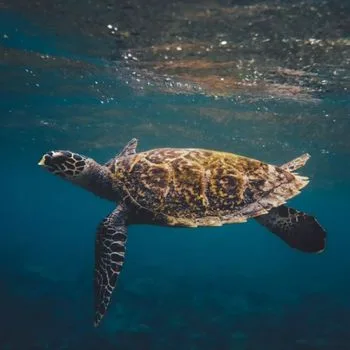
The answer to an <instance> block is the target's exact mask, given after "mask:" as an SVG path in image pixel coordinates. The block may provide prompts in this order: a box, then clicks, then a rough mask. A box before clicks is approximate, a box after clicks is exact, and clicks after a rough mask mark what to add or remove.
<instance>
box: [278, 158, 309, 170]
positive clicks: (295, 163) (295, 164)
mask: <svg viewBox="0 0 350 350" xmlns="http://www.w3.org/2000/svg"><path fill="white" fill-rule="evenodd" d="M310 157H311V156H310V154H308V153H304V154H303V155H301V156H300V157H298V158H295V159H293V160H291V161H290V162H288V163H285V164H283V165H281V166H280V168H281V169H283V170H286V171H290V172H293V171H295V170H297V169H299V168H301V167H303V166H304V165H305V164H306V162H307V161H308V160H309V159H310Z"/></svg>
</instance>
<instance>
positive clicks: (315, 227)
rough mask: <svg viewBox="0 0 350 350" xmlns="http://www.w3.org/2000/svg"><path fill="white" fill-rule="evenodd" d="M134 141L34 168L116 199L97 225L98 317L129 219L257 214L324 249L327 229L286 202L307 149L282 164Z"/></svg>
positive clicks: (185, 220)
mask: <svg viewBox="0 0 350 350" xmlns="http://www.w3.org/2000/svg"><path fill="white" fill-rule="evenodd" d="M136 146H137V139H132V140H131V141H129V143H128V144H127V145H126V146H125V147H124V149H123V150H122V151H121V153H119V154H118V155H117V156H116V157H114V158H113V159H111V160H110V161H108V162H107V163H106V164H104V165H100V164H98V163H97V162H96V161H94V160H93V159H91V158H88V157H85V156H83V155H80V154H77V153H73V152H70V151H61V150H59V151H51V152H48V153H46V154H44V155H43V157H42V159H41V160H40V162H39V165H41V166H43V167H44V168H46V169H47V170H48V171H50V172H51V173H53V174H56V175H59V176H60V177H62V178H63V179H65V180H68V181H70V182H72V183H74V184H76V185H79V186H81V187H83V188H85V189H87V190H89V191H91V192H93V193H94V194H96V195H98V196H100V197H102V198H105V199H107V200H110V201H112V202H114V203H118V204H117V206H116V208H115V209H114V210H113V211H112V212H111V213H110V214H109V215H108V216H106V218H105V219H104V220H103V221H102V222H101V223H100V225H99V227H98V229H97V234H96V242H95V276H94V284H95V321H94V325H95V326H97V325H98V324H99V323H100V321H101V319H102V317H103V316H104V314H105V312H106V310H107V307H108V305H109V303H110V299H111V295H112V291H113V289H114V287H115V285H116V281H117V278H118V275H119V273H120V271H121V269H122V266H123V263H124V255H125V244H126V240H127V227H128V226H129V225H131V224H156V225H165V226H180V227H181V226H182V227H198V226H221V225H223V224H228V223H241V222H245V221H246V220H247V219H249V218H255V219H256V220H257V221H258V222H259V223H260V224H261V225H263V226H265V227H266V228H267V229H269V230H270V231H271V232H273V233H275V234H276V235H277V236H279V237H280V238H281V239H282V240H284V241H285V242H286V243H287V244H288V245H290V246H291V247H293V248H296V249H299V250H301V251H304V252H321V251H323V250H324V247H325V239H326V233H325V231H324V230H323V229H322V227H321V226H320V225H319V224H318V222H317V221H316V219H315V218H314V217H312V216H310V215H307V214H305V213H303V212H300V211H297V210H295V209H292V208H289V207H287V206H285V205H284V203H285V202H286V200H288V199H290V198H292V197H294V196H295V195H297V194H298V193H299V191H300V190H301V189H302V188H303V187H305V186H306V185H307V184H308V178H307V177H304V176H300V175H298V174H296V173H295V172H294V171H295V170H296V169H298V168H300V167H302V166H303V165H304V164H305V163H306V161H307V160H308V159H309V157H310V156H309V155H308V154H304V155H302V156H300V157H298V158H296V159H294V160H292V161H291V162H289V163H286V164H284V165H282V166H275V165H270V164H267V163H264V162H261V161H259V160H255V159H251V158H247V157H243V156H240V155H236V154H232V153H226V152H218V151H213V150H206V149H195V148H159V149H153V150H149V151H145V152H140V153H137V152H136Z"/></svg>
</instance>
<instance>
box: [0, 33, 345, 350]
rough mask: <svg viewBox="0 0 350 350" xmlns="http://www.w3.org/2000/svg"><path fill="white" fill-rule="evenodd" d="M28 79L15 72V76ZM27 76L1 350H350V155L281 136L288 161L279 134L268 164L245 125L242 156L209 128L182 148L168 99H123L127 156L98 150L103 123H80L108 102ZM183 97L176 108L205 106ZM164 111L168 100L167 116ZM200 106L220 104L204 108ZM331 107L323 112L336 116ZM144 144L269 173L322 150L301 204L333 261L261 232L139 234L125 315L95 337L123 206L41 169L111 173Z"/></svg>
mask: <svg viewBox="0 0 350 350" xmlns="http://www.w3.org/2000/svg"><path fill="white" fill-rule="evenodd" d="M28 40H29V39H28ZM20 42H22V43H23V42H25V40H24V41H20ZM27 44H28V43H27ZM30 44H33V42H29V44H28V45H29V46H30ZM34 44H35V45H34ZM34 44H33V45H34V46H35V47H34V49H35V50H36V49H38V50H43V48H44V47H46V46H45V42H41V43H40V42H39V44H37V42H34ZM23 45H24V44H23ZM36 45H39V47H36ZM14 46H18V45H17V44H16V45H15V44H14ZM25 69H27V68H26V67H25V66H21V67H8V66H6V67H4V66H1V70H2V72H3V73H4V72H5V70H6V71H7V73H6V74H8V76H10V74H11V72H12V74H13V76H15V72H16V70H20V71H21V72H23V70H25ZM23 74H24V73H23ZM47 74H48V76H47V78H48V79H52V80H51V81H50V82H49V81H46V82H45V80H44V78H45V77H44V76H41V80H40V84H44V85H45V84H48V86H55V84H57V87H58V86H59V85H60V84H61V83H63V81H61V80H60V78H59V73H57V74H56V73H55V72H48V73H47ZM25 77H26V75H25V74H24V75H21V76H20V78H19V80H12V81H11V84H14V85H16V84H18V85H19V86H18V87H17V89H15V92H14V89H12V88H11V89H2V90H1V93H2V97H1V106H0V108H1V116H2V117H1V118H3V119H4V120H6V123H5V122H4V124H3V125H2V128H1V131H0V134H1V135H0V136H1V138H0V140H1V149H0V152H1V154H0V155H1V172H0V180H1V184H2V186H1V188H2V189H1V199H2V200H1V210H0V219H1V223H2V228H1V235H0V269H1V288H0V308H1V318H0V323H1V326H0V349H11V350H12V349H15V350H17V349H25V350H26V349H85V350H90V349H91V350H94V349H105V350H108V349H119V350H134V349H144V350H148V349H150V350H163V349H168V350H173V349H174V350H175V349H176V350H178V349H184V350H192V349H193V350H194V349H201V350H214V349H220V350H225V349H237V350H238V349H239V350H241V349H242V350H243V349H244V350H265V349H266V350H316V349H320V350H326V349H327V350H328V349H330V350H343V349H344V350H346V349H350V345H349V344H350V333H349V326H350V299H349V295H350V283H349V270H350V257H349V253H348V246H349V244H350V238H349V235H348V233H349V229H348V215H349V204H348V197H349V194H350V188H349V183H348V180H349V178H348V175H349V174H348V173H347V171H346V166H345V165H346V164H347V163H348V162H349V159H348V153H347V152H342V151H341V150H338V151H334V152H332V153H331V154H327V153H325V152H321V151H320V149H321V146H320V145H319V144H318V143H317V141H315V142H314V143H312V142H310V144H308V143H305V141H304V140H302V139H301V138H300V139H298V138H295V139H294V138H293V137H290V135H293V130H290V129H289V130H288V133H286V134H285V135H284V134H282V135H280V138H281V140H283V141H285V140H286V139H287V140H288V137H290V139H289V140H288V142H289V145H290V149H288V148H287V149H286V150H281V148H280V147H279V146H278V143H277V141H276V139H275V138H274V137H275V135H274V137H271V139H270V140H269V139H268V138H267V137H268V136H267V135H269V129H268V127H267V129H266V134H265V137H266V138H265V141H266V145H267V146H266V151H267V153H266V156H265V153H264V152H265V151H264V148H261V147H260V146H259V145H257V144H254V143H250V142H249V140H250V138H249V137H250V136H252V137H253V136H254V135H249V131H246V124H244V121H242V122H239V121H238V122H237V123H238V124H237V125H236V126H235V130H236V131H237V130H239V129H242V130H243V132H246V138H242V139H241V140H237V141H235V142H233V143H232V144H230V145H228V144H227V143H226V144H225V142H224V143H222V142H220V140H219V138H220V135H222V134H223V132H226V133H227V132H231V131H230V130H227V129H226V128H222V126H220V125H218V126H217V129H215V127H213V125H211V124H210V125H209V124H208V125H207V126H206V125H205V123H206V121H203V122H202V127H203V129H205V131H204V135H206V137H205V138H200V139H196V135H197V134H196V133H194V134H193V137H192V139H189V138H187V139H185V140H181V135H180V136H179V135H178V134H176V133H173V132H171V131H170V130H168V129H166V125H167V124H168V123H170V121H173V120H175V118H174V116H172V115H171V114H170V113H171V112H169V111H168V110H167V109H166V108H165V107H163V106H162V105H161V103H164V105H165V104H166V103H167V102H166V99H167V97H166V96H161V95H160V96H158V97H157V96H154V95H152V96H151V97H145V96H133V97H130V96H129V94H127V93H126V92H125V90H123V89H122V88H120V87H119V88H118V87H116V89H119V90H116V93H115V94H116V96H118V104H117V105H116V108H120V106H122V107H123V109H125V110H127V109H130V110H131V111H132V113H131V114H132V116H133V117H131V118H134V119H131V120H130V119H128V120H125V124H126V125H127V127H126V126H125V125H124V124H123V120H120V119H117V122H116V124H115V125H114V124H113V125H108V127H107V128H108V130H109V131H108V132H111V131H112V133H113V134H114V135H115V146H114V145H110V144H108V146H106V147H93V146H91V144H84V139H85V138H86V139H88V140H90V139H94V137H95V136H96V137H97V136H101V135H100V134H98V133H96V131H95V130H94V124H92V127H91V128H89V127H87V125H86V124H82V125H80V126H79V125H78V126H77V125H75V124H74V123H75V121H72V122H71V124H70V119H69V118H70V116H73V115H74V113H75V109H76V108H78V107H77V106H81V105H84V106H85V107H86V106H87V107H86V110H84V113H85V112H86V111H88V110H89V108H91V110H93V111H95V112H96V111H97V112H99V111H101V112H103V111H104V109H103V108H105V107H104V106H101V105H100V102H99V100H98V98H89V97H85V96H84V94H83V92H81V95H79V94H73V93H72V95H66V96H65V97H64V98H62V97H61V96H55V95H50V94H46V92H45V91H44V90H40V89H39V90H38V92H36V90H34V89H35V87H34V86H33V87H32V91H31V92H28V90H26V92H25V93H23V94H20V93H19V90H20V88H21V85H23V86H25ZM55 79H57V80H55ZM26 82H28V83H29V84H31V83H32V80H30V79H29V80H27V81H26ZM65 83H66V82H65ZM72 84H74V81H73V82H72ZM169 99H170V102H169V103H171V104H173V105H176V104H177V103H181V104H191V103H192V102H193V100H192V99H186V98H183V97H181V98H180V97H179V100H177V98H174V97H169ZM157 101H161V102H158V105H156V106H155V103H157ZM195 103H197V104H198V105H199V104H201V103H203V104H210V103H212V102H208V101H207V100H206V99H204V98H203V99H200V98H198V99H196V100H195ZM213 103H214V102H213ZM215 103H216V102H215ZM328 103H329V105H326V107H325V106H322V107H321V109H323V108H329V109H331V108H333V106H334V104H336V102H334V101H330V102H328ZM341 103H343V104H344V102H339V104H341ZM347 106H348V104H347ZM79 108H80V107H79ZM232 108H235V106H233V107H232ZM237 108H239V107H237ZM339 108H343V107H339ZM344 110H345V108H344ZM62 111H63V112H62ZM151 114H152V115H154V116H155V118H158V120H157V123H158V124H159V125H160V126H163V127H164V130H168V131H169V133H168V134H167V135H162V134H159V135H158V136H159V137H158V139H157V136H155V137H154V136H152V134H147V133H146V132H141V131H140V129H137V127H136V126H137V125H138V124H140V122H141V121H142V120H143V119H146V118H149V115H151ZM159 115H161V117H159ZM157 116H158V117H157ZM185 117H186V118H184V121H183V122H184V123H189V124H188V125H189V126H188V127H189V128H195V127H196V126H195V125H194V124H193V122H188V119H187V118H188V117H190V115H188V116H185ZM118 118H119V117H118ZM166 118H168V119H166ZM185 119H186V121H185ZM177 120H178V119H177ZM90 122H91V121H90ZM47 123H49V124H47ZM178 123H179V124H181V120H180V121H178ZM198 123H201V121H200V120H198V121H197V124H198ZM239 123H241V124H239ZM250 123H251V121H250ZM67 125H68V126H67ZM123 125H124V126H123ZM48 126H52V127H48ZM63 126H66V127H65V128H63ZM60 127H61V129H60ZM197 127H198V126H197ZM270 127H271V131H272V130H275V127H272V126H270ZM291 127H293V126H291ZM295 128H296V129H295V134H297V133H299V131H300V130H299V129H298V126H296V127H295ZM232 132H235V131H234V130H233V128H232ZM165 133H166V131H165ZM210 134H212V135H210ZM134 136H135V137H139V138H140V147H141V148H142V149H147V148H148V147H153V146H168V145H169V146H182V145H187V146H191V147H192V146H203V147H204V146H205V147H211V146H212V147H215V148H218V149H222V148H224V149H225V150H227V151H233V152H235V151H236V149H231V147H234V146H236V147H237V148H238V150H239V152H240V153H245V154H248V155H251V156H255V157H259V158H261V159H264V160H267V161H273V160H274V158H275V157H276V158H277V161H278V162H283V161H288V160H290V159H291V158H293V157H294V156H297V155H298V154H299V153H301V152H303V151H305V150H308V147H307V146H308V145H310V148H311V149H310V153H312V155H313V158H311V160H310V166H309V165H308V166H307V167H305V169H303V170H302V173H303V174H306V175H308V174H310V173H311V176H312V181H311V184H310V186H309V187H308V188H307V189H306V190H305V191H304V192H303V193H302V194H301V195H300V196H298V197H297V198H295V199H294V200H293V201H292V204H293V206H295V207H298V208H300V209H302V210H305V211H308V212H310V213H313V214H316V215H317V217H318V218H319V220H320V222H321V223H322V224H323V226H324V227H325V228H326V229H327V231H328V242H327V243H328V244H327V250H326V251H325V252H324V253H323V254H320V255H307V254H303V253H300V252H297V251H295V250H292V249H290V248H289V247H288V246H286V245H285V244H284V243H283V242H281V241H280V240H279V239H278V238H276V237H275V236H273V235H272V234H271V233H269V232H267V231H266V230H265V229H263V228H262V227H260V226H259V225H258V224H256V223H255V222H248V223H247V224H244V225H231V226H225V227H221V228H201V229H196V230H191V229H171V228H158V227H147V226H139V227H131V228H130V231H129V239H128V246H127V259H126V263H125V266H124V269H123V272H122V274H121V278H120V282H119V283H118V286H117V288H116V291H115V293H114V296H113V302H112V306H111V308H110V310H109V312H108V313H107V315H106V317H105V319H104V320H103V322H102V324H101V327H99V328H98V329H94V328H93V326H92V325H93V299H92V278H93V274H92V273H93V255H94V251H93V249H94V246H93V245H94V238H95V237H94V234H95V228H96V226H97V224H98V223H99V221H100V220H101V219H102V218H103V217H104V216H105V215H107V214H108V213H109V212H110V210H112V209H113V204H112V203H108V202H105V201H103V200H101V199H98V198H94V197H93V196H92V195H91V194H89V193H86V192H84V191H83V190H81V189H79V188H74V187H73V186H72V185H70V184H68V183H64V182H63V181H61V180H59V179H57V178H54V177H53V176H51V175H49V174H48V173H45V172H43V171H42V169H40V168H39V167H38V166H37V165H36V164H37V162H38V160H39V159H40V156H41V155H42V153H43V152H46V151H47V150H49V149H51V148H53V147H55V148H68V147H69V148H71V147H74V145H75V146H76V150H77V151H79V152H84V153H88V154H89V155H90V156H93V157H95V158H96V159H97V160H99V161H106V160H108V159H109V158H110V157H111V156H113V155H114V153H116V152H117V151H118V150H119V148H120V147H121V146H122V145H123V144H124V143H126V142H127V141H128V140H129V139H130V138H131V137H134ZM79 140H81V142H79ZM215 140H217V141H215ZM311 141H312V140H311ZM330 144H331V140H330ZM73 150H75V149H73ZM312 151H313V152H312ZM314 161H315V163H316V164H321V165H324V163H325V162H327V164H328V167H329V168H330V169H331V170H328V172H325V173H322V170H323V169H324V167H322V166H320V168H318V167H317V166H315V165H314V166H313V165H312V162H314ZM315 163H314V164H315ZM344 164H345V165H344ZM337 167H340V168H341V169H343V170H337ZM332 171H333V172H332ZM313 181H314V182H313ZM313 184H315V185H313Z"/></svg>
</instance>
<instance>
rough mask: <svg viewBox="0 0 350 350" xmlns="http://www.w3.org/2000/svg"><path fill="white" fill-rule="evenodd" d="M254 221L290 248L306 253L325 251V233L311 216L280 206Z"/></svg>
mask: <svg viewBox="0 0 350 350" xmlns="http://www.w3.org/2000/svg"><path fill="white" fill-rule="evenodd" d="M255 219H256V221H258V222H259V223H260V224H261V225H263V226H264V227H266V228H267V229H268V230H269V231H271V232H272V233H274V234H276V235H277V236H278V237H280V238H281V239H282V240H283V241H284V242H286V243H287V244H288V245H289V246H290V247H292V248H295V249H298V250H300V251H303V252H307V253H321V252H322V251H323V250H324V249H325V244H326V232H325V230H324V229H323V228H322V227H321V225H320V224H319V223H318V222H317V220H316V219H315V218H314V217H313V216H310V215H308V214H306V213H303V212H301V211H297V210H295V209H293V208H288V207H287V206H285V205H281V206H279V207H277V208H272V209H271V210H270V211H269V212H268V214H265V215H261V216H258V217H256V218H255Z"/></svg>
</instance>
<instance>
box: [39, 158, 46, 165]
mask: <svg viewBox="0 0 350 350" xmlns="http://www.w3.org/2000/svg"><path fill="white" fill-rule="evenodd" d="M38 165H40V166H45V156H43V157H42V158H41V159H40V162H39V163H38Z"/></svg>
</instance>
